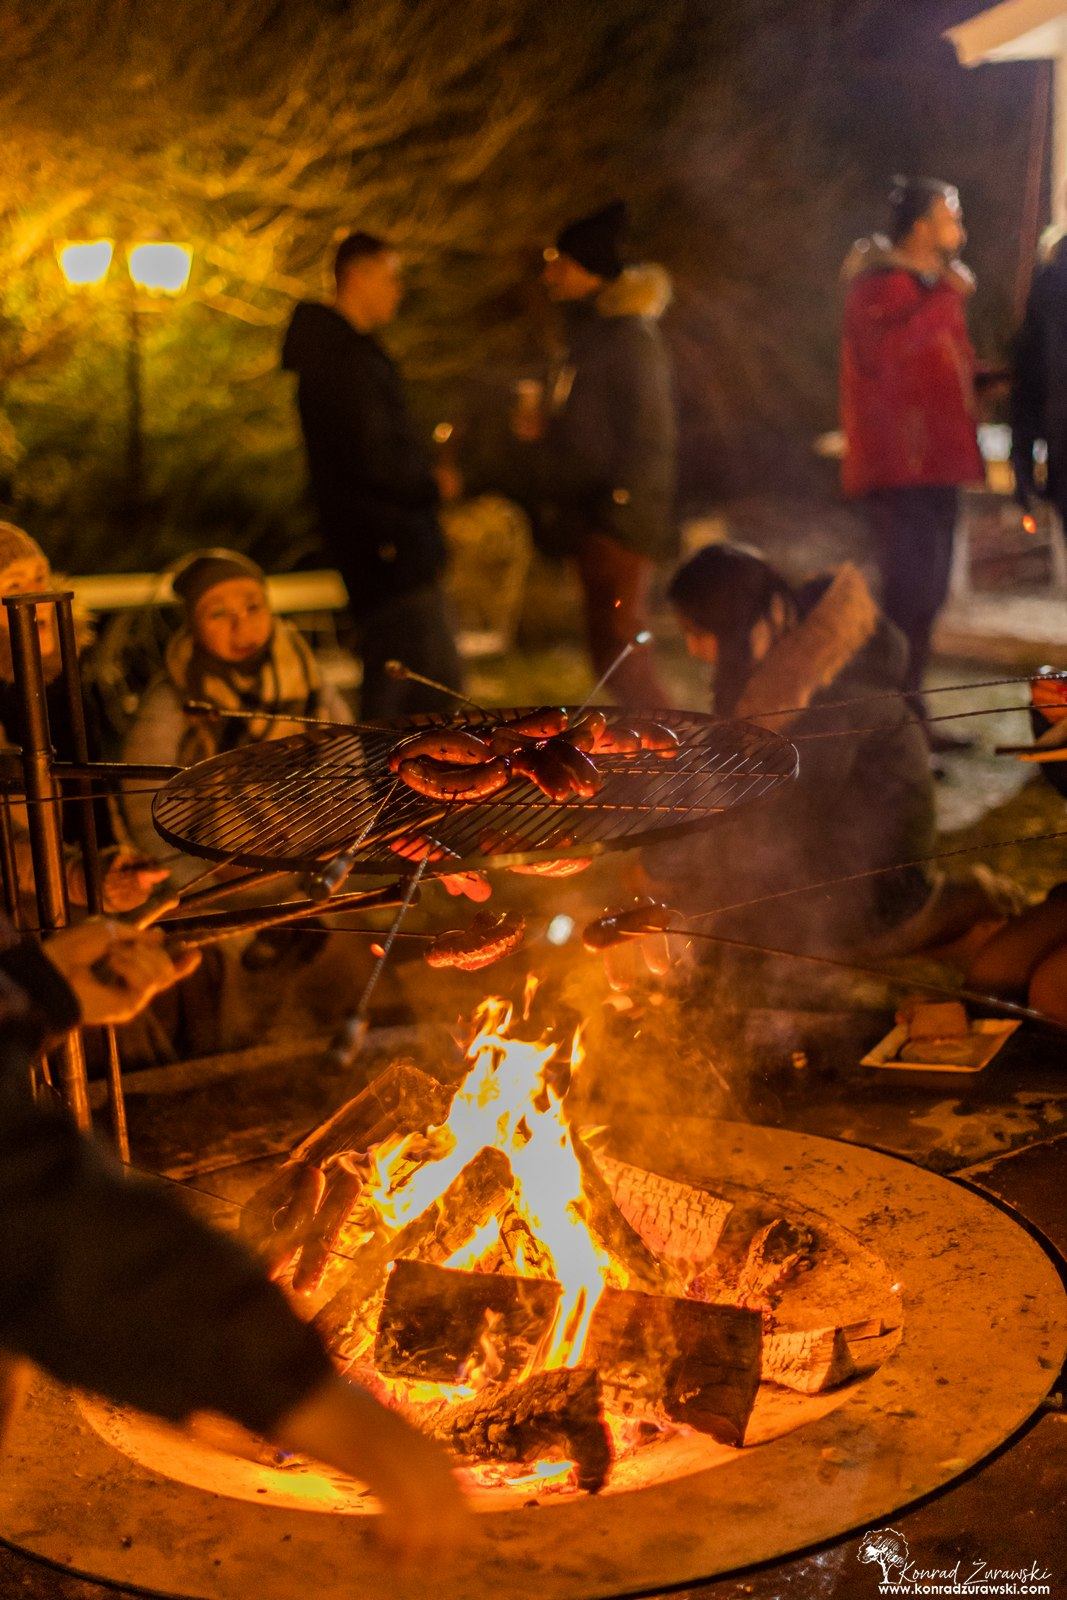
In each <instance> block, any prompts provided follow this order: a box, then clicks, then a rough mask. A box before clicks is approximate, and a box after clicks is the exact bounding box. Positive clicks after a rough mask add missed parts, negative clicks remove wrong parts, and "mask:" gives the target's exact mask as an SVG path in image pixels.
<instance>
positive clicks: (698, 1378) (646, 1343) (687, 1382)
mask: <svg viewBox="0 0 1067 1600" xmlns="http://www.w3.org/2000/svg"><path fill="white" fill-rule="evenodd" d="M762 1341H763V1330H762V1320H761V1318H760V1315H759V1313H758V1312H756V1311H746V1310H743V1309H742V1308H741V1307H739V1306H719V1305H707V1304H706V1303H705V1302H704V1301H701V1300H677V1299H671V1298H667V1297H665V1296H660V1295H647V1294H635V1293H633V1292H632V1291H630V1290H619V1289H605V1290H604V1293H603V1294H602V1295H601V1297H600V1299H599V1301H598V1302H597V1307H596V1310H595V1311H594V1313H593V1320H592V1324H591V1326H590V1329H589V1338H588V1341H587V1343H586V1349H585V1358H584V1359H585V1360H586V1361H587V1362H588V1363H589V1365H590V1366H592V1367H595V1368H596V1370H597V1371H598V1372H599V1373H600V1376H601V1379H602V1380H603V1383H604V1386H605V1389H606V1390H607V1391H608V1393H609V1394H611V1395H612V1397H613V1398H616V1397H617V1399H618V1402H619V1404H620V1407H621V1408H622V1410H623V1411H624V1412H627V1413H629V1414H631V1415H646V1416H650V1417H654V1418H655V1417H658V1418H660V1419H664V1418H666V1419H669V1420H670V1421H672V1422H684V1423H687V1424H688V1426H689V1427H691V1428H696V1429H697V1430H698V1432H700V1433H708V1434H710V1435H711V1437H712V1438H713V1439H717V1440H718V1441H719V1443H720V1444H728V1445H735V1446H738V1445H741V1444H743V1443H744V1438H745V1428H746V1427H747V1425H748V1419H749V1417H750V1416H751V1414H752V1407H753V1405H754V1404H755V1400H756V1392H757V1390H758V1389H759V1383H760V1350H761V1345H762Z"/></svg>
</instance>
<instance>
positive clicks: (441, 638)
mask: <svg viewBox="0 0 1067 1600" xmlns="http://www.w3.org/2000/svg"><path fill="white" fill-rule="evenodd" d="M359 629H360V639H361V653H362V656H363V688H362V690H361V691H360V713H361V715H362V716H364V717H374V718H382V719H385V720H388V719H390V718H392V717H402V716H408V715H409V714H410V713H412V712H415V711H451V710H454V709H455V704H456V702H455V701H454V700H451V699H449V698H448V697H447V696H446V695H441V694H438V693H437V692H436V691H435V690H433V689H427V688H425V687H424V686H423V685H422V684H419V683H411V682H409V681H406V680H403V679H401V680H399V681H398V680H397V679H396V678H391V677H390V676H389V674H388V673H387V672H386V670H385V663H386V662H387V661H391V660H398V661H402V662H403V663H404V665H405V666H406V667H410V668H411V669H412V671H413V672H421V673H422V675H423V676H424V677H426V678H435V679H436V680H437V682H438V683H444V684H447V685H448V687H449V688H450V689H460V690H461V689H462V688H463V668H462V666H461V664H460V659H459V652H458V651H457V649H456V641H455V639H454V637H453V634H452V629H451V627H450V625H449V621H448V616H447V613H446V610H445V597H444V592H443V590H442V589H441V586H440V584H437V583H431V584H425V585H424V586H423V587H422V588H420V589H411V590H409V591H408V593H407V594H401V595H397V596H395V597H394V598H393V599H392V600H386V601H385V602H384V603H383V604H382V605H380V606H375V608H374V610H373V611H369V612H367V613H366V614H365V615H364V616H362V617H360V619H359Z"/></svg>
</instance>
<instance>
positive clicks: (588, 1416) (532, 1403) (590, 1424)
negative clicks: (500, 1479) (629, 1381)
mask: <svg viewBox="0 0 1067 1600" xmlns="http://www.w3.org/2000/svg"><path fill="white" fill-rule="evenodd" d="M431 1431H432V1433H433V1435H434V1437H435V1438H437V1439H440V1440H441V1441H442V1443H444V1444H446V1445H448V1446H449V1448H450V1449H452V1450H453V1451H455V1452H456V1454H458V1455H461V1456H466V1457H468V1458H470V1459H471V1460H475V1461H508V1462H515V1463H517V1464H520V1465H527V1466H533V1464H534V1462H536V1461H543V1460H546V1459H553V1458H555V1457H558V1458H559V1459H560V1460H563V1461H573V1462H574V1464H575V1471H576V1477H577V1482H578V1487H579V1489H584V1490H586V1491H587V1493H589V1494H595V1493H596V1492H597V1490H598V1489H601V1488H603V1486H604V1482H605V1480H606V1479H607V1475H608V1471H609V1469H610V1467H611V1462H612V1449H611V1436H610V1435H609V1433H608V1429H607V1424H606V1423H605V1421H604V1414H603V1395H602V1392H601V1387H600V1379H599V1377H598V1376H597V1374H596V1373H595V1372H593V1371H591V1370H590V1369H589V1368H585V1367H557V1368H555V1369H553V1370H552V1371H551V1372H538V1373H535V1374H534V1376H533V1377H532V1378H527V1379H526V1380H525V1381H524V1382H522V1383H515V1384H511V1385H510V1386H507V1387H503V1388H495V1387H494V1388H493V1389H492V1390H485V1391H483V1393H482V1394H480V1395H478V1396H477V1397H476V1398H475V1399H473V1400H467V1401H465V1402H464V1403H463V1404H462V1405H458V1406H453V1407H451V1408H450V1409H449V1410H448V1411H447V1412H446V1413H445V1414H444V1415H442V1416H440V1417H438V1418H437V1420H436V1421H435V1422H434V1424H433V1426H432V1428H431Z"/></svg>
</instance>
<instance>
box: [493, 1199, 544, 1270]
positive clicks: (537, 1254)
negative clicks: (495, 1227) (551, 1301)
mask: <svg viewBox="0 0 1067 1600" xmlns="http://www.w3.org/2000/svg"><path fill="white" fill-rule="evenodd" d="M500 1243H501V1246H502V1247H503V1249H504V1251H505V1253H506V1255H507V1258H508V1260H509V1261H510V1262H511V1265H512V1266H513V1267H514V1268H515V1270H516V1272H518V1273H520V1274H521V1275H522V1276H523V1277H526V1278H554V1277H555V1276H556V1269H555V1263H554V1262H553V1260H552V1253H551V1251H550V1250H549V1249H548V1248H547V1246H545V1245H544V1244H542V1243H541V1240H540V1239H539V1238H538V1237H537V1235H536V1234H535V1233H534V1232H533V1230H532V1229H531V1227H530V1224H529V1223H528V1222H527V1221H526V1218H525V1217H522V1216H520V1215H519V1213H518V1212H517V1211H516V1210H515V1208H514V1206H509V1207H508V1208H507V1210H506V1211H505V1212H504V1214H503V1216H502V1217H501V1219H500Z"/></svg>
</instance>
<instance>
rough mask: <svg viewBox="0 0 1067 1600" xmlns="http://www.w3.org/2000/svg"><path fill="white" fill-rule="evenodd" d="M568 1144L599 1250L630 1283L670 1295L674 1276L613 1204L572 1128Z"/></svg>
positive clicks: (676, 1278)
mask: <svg viewBox="0 0 1067 1600" xmlns="http://www.w3.org/2000/svg"><path fill="white" fill-rule="evenodd" d="M570 1132H571V1141H572V1143H573V1145H574V1153H575V1155H576V1156H577V1157H578V1165H579V1167H580V1168H581V1172H582V1197H583V1199H584V1202H585V1208H584V1214H585V1222H586V1226H587V1227H588V1229H589V1232H590V1233H591V1234H592V1235H593V1237H594V1239H596V1241H597V1243H598V1244H599V1245H600V1246H601V1248H602V1249H603V1250H605V1251H607V1253H608V1255H610V1256H614V1257H615V1260H616V1261H618V1262H619V1263H620V1265H622V1266H623V1267H625V1268H626V1270H627V1272H628V1273H629V1275H630V1281H631V1282H633V1283H636V1284H637V1285H638V1286H639V1287H640V1288H642V1289H648V1290H650V1291H651V1292H652V1293H660V1294H662V1293H664V1292H667V1293H670V1292H671V1290H673V1289H679V1288H681V1287H682V1285H681V1280H680V1278H679V1275H678V1273H677V1272H676V1271H675V1270H674V1269H673V1268H672V1267H671V1266H669V1265H668V1264H667V1263H666V1262H663V1261H660V1260H658V1259H657V1257H656V1256H655V1255H654V1254H653V1252H652V1251H651V1250H650V1249H649V1248H648V1246H647V1244H646V1243H645V1241H644V1240H643V1239H642V1237H641V1235H640V1234H639V1233H638V1232H637V1230H636V1228H632V1227H631V1226H630V1224H629V1223H628V1222H627V1220H626V1218H625V1217H624V1216H623V1214H622V1212H621V1211H620V1210H619V1208H618V1206H617V1205H616V1204H615V1201H614V1199H613V1198H612V1193H611V1190H610V1188H609V1187H608V1184H607V1181H606V1179H605V1178H603V1177H602V1176H601V1174H600V1169H599V1167H598V1165H597V1160H596V1157H595V1156H594V1155H593V1152H592V1151H591V1150H590V1149H589V1146H588V1145H587V1144H586V1143H585V1141H584V1140H583V1139H582V1137H581V1135H580V1134H579V1133H578V1132H577V1130H576V1129H574V1128H572V1129H571V1130H570Z"/></svg>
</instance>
